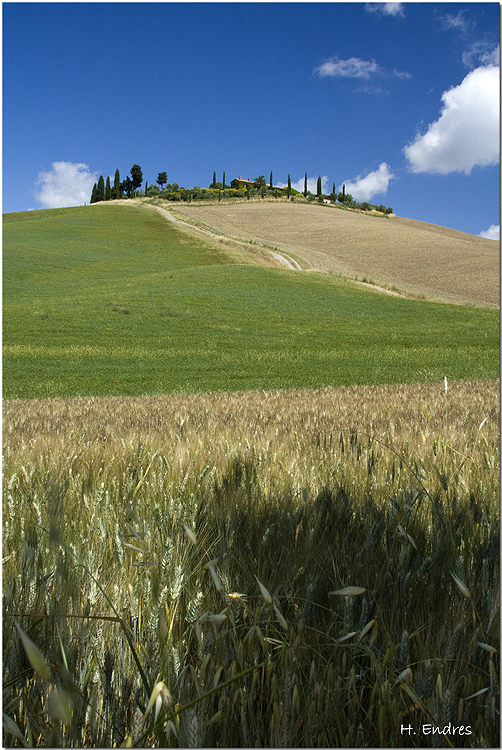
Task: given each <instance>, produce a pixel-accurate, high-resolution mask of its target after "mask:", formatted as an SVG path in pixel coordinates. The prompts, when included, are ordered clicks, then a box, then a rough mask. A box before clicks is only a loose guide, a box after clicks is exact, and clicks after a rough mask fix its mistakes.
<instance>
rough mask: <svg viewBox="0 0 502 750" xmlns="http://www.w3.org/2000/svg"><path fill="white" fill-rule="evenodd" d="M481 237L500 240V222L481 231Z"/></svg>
mask: <svg viewBox="0 0 502 750" xmlns="http://www.w3.org/2000/svg"><path fill="white" fill-rule="evenodd" d="M479 236H480V237H485V238H486V239H487V240H498V241H500V224H491V226H490V227H489V228H488V229H485V231H484V232H480V233H479Z"/></svg>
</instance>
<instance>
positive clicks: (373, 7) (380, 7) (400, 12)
mask: <svg viewBox="0 0 502 750" xmlns="http://www.w3.org/2000/svg"><path fill="white" fill-rule="evenodd" d="M365 8H366V11H367V12H368V13H381V15H383V16H403V17H404V5H403V3H366V6H365Z"/></svg>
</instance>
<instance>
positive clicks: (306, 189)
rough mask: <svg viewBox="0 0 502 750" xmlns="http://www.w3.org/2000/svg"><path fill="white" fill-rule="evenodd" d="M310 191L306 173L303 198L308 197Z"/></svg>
mask: <svg viewBox="0 0 502 750" xmlns="http://www.w3.org/2000/svg"><path fill="white" fill-rule="evenodd" d="M308 191H309V190H308V187H307V173H306V172H305V182H304V183H303V197H304V198H306V197H307V193H308Z"/></svg>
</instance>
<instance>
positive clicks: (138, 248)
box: [3, 203, 499, 398]
mask: <svg viewBox="0 0 502 750" xmlns="http://www.w3.org/2000/svg"><path fill="white" fill-rule="evenodd" d="M306 208H307V209H310V208H311V207H309V206H306ZM315 213H316V212H315ZM378 221H379V220H378V219H376V220H375V222H378ZM380 221H382V220H380ZM256 249H257V251H258V255H256V254H254V252H250V251H249V249H246V248H244V247H240V246H237V245H236V246H235V247H232V246H231V244H230V245H229V244H228V243H224V244H222V245H219V243H218V242H217V241H216V240H215V239H214V238H212V239H206V238H204V237H203V236H202V235H200V234H199V233H195V232H193V231H192V230H189V229H187V228H182V229H180V228H179V227H178V226H177V225H175V224H173V223H172V222H169V221H167V220H166V219H165V218H164V217H163V216H162V215H161V214H160V213H159V212H157V211H153V210H151V208H147V207H142V206H135V205H130V206H127V207H123V208H117V207H116V206H114V205H113V204H112V205H110V204H106V203H105V204H99V205H95V206H92V207H91V206H86V207H79V208H66V209H55V210H47V211H36V212H35V211H34V212H26V213H24V214H10V215H6V216H5V217H4V244H3V264H4V273H3V345H4V359H3V389H4V397H5V398H46V397H51V398H54V397H68V396H77V395H92V396H97V395H101V396H109V395H117V396H122V395H141V394H154V393H173V392H210V391H213V392H214V391H247V390H252V389H267V390H270V389H279V388H318V387H321V386H328V385H333V386H334V385H356V384H368V385H372V384H389V383H411V382H433V381H436V382H437V381H440V380H441V379H442V377H443V376H444V375H445V374H446V375H448V377H449V378H450V379H451V380H471V379H485V378H496V377H497V376H498V352H499V336H498V315H497V312H496V311H495V310H489V309H481V308H474V307H463V306H456V305H448V304H436V303H429V302H424V301H419V300H413V299H405V298H399V297H391V296H387V295H380V294H375V293H374V292H373V291H368V290H367V289H362V288H358V287H355V286H354V285H353V284H348V283H346V282H344V280H343V279H340V278H337V277H334V276H330V275H328V274H309V273H303V272H298V271H291V270H286V269H284V270H283V269H279V268H272V267H267V266H265V265H263V263H262V259H261V257H260V255H259V253H260V249H259V248H256ZM265 256H268V258H269V259H270V256H271V254H270V253H269V252H267V251H264V258H265ZM244 259H247V260H248V262H247V263H246V262H244ZM265 260H266V259H265ZM249 261H250V262H249ZM256 263H258V264H259V265H255V264H256Z"/></svg>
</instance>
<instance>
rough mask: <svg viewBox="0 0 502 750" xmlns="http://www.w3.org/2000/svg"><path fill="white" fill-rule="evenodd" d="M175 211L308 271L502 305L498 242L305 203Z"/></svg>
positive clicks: (194, 207) (449, 298) (452, 299)
mask: <svg viewBox="0 0 502 750" xmlns="http://www.w3.org/2000/svg"><path fill="white" fill-rule="evenodd" d="M176 211H177V213H180V214H183V215H184V216H185V217H186V219H187V221H190V220H192V221H197V222H202V223H204V224H205V225H207V226H208V227H211V228H212V229H214V230H216V231H218V232H221V233H223V234H225V235H229V236H232V237H238V238H240V239H247V240H253V241H256V242H261V243H268V244H270V245H274V246H276V247H277V248H279V249H280V250H281V251H283V252H285V253H288V254H289V255H291V256H292V257H293V258H296V260H298V261H299V262H300V263H301V265H302V267H303V268H304V269H306V270H311V271H316V270H318V271H324V272H331V273H335V274H341V275H343V276H348V277H351V278H356V277H357V278H359V279H363V278H364V279H367V280H371V281H372V282H374V283H376V284H384V285H387V286H395V287H396V288H397V289H399V290H401V291H404V292H408V293H411V294H417V295H421V294H423V295H425V296H426V297H428V298H433V299H436V300H438V299H439V300H445V301H449V302H459V303H469V304H475V305H483V306H485V305H486V306H490V307H497V306H498V305H499V244H498V243H497V242H494V241H493V240H487V239H483V238H482V237H475V236H474V235H470V234H465V233H463V232H458V231H456V230H454V229H447V228H445V227H440V226H436V225H435V224H427V223H425V222H421V221H415V220H413V219H405V218H401V217H398V216H392V217H388V218H384V217H380V216H371V215H367V214H361V213H357V212H352V211H345V210H342V209H338V208H335V207H334V206H318V205H308V204H302V203H287V202H284V203H268V202H253V201H246V202H243V203H236V204H229V203H221V204H217V205H214V204H213V205H204V204H202V205H201V204H199V205H195V204H191V205H186V204H184V205H183V206H182V207H181V208H180V209H178V206H176Z"/></svg>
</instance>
